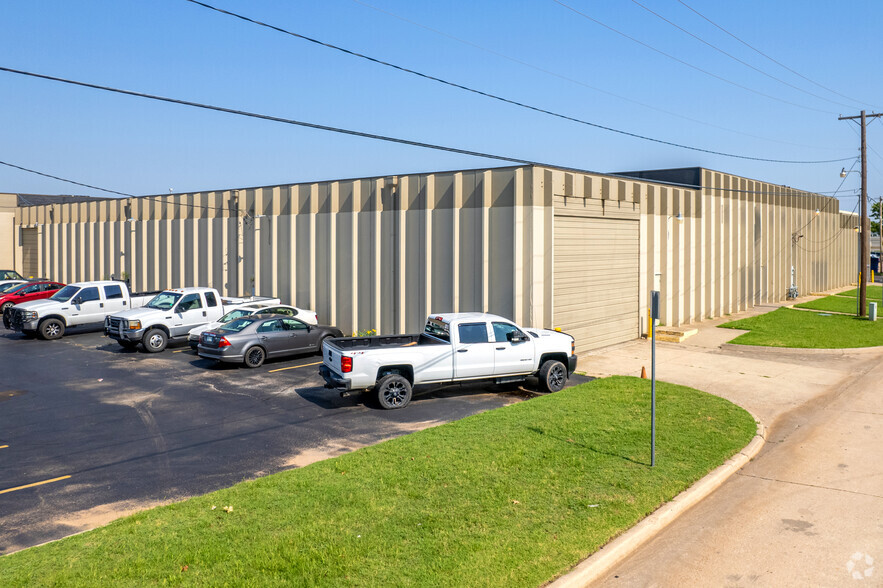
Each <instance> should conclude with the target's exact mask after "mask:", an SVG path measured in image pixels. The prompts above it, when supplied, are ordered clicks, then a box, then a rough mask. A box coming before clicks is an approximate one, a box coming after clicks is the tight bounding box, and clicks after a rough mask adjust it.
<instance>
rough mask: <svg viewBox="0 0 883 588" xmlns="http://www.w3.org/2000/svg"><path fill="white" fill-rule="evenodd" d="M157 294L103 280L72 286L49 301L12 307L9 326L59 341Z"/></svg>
mask: <svg viewBox="0 0 883 588" xmlns="http://www.w3.org/2000/svg"><path fill="white" fill-rule="evenodd" d="M153 294H154V292H143V293H135V294H133V293H132V292H130V291H129V286H128V285H126V283H125V282H116V281H110V280H103V281H97V282H77V283H75V284H68V285H67V286H65V287H64V288H62V289H61V290H59V291H58V292H56V293H55V294H53V295H52V296H51V297H49V298H47V299H45V300H34V301H32V302H24V303H22V304H17V305H15V306H13V307H12V309H11V311H10V313H9V325H10V327H11V328H12V329H13V330H15V331H21V332H22V333H24V334H25V335H28V336H33V335H39V336H40V337H42V338H43V339H58V338H59V337H62V336H63V335H64V332H65V330H66V329H67V328H69V327H76V326H81V325H92V324H95V325H100V324H101V323H102V322H103V321H104V319H105V317H106V316H108V315H110V314H113V313H115V312H120V311H122V310H124V309H127V308H137V307H139V306H141V305H143V304H144V303H146V302H147V301H148V300H150V298H151V297H152V296H153Z"/></svg>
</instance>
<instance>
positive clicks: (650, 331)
mask: <svg viewBox="0 0 883 588" xmlns="http://www.w3.org/2000/svg"><path fill="white" fill-rule="evenodd" d="M652 338H653V310H652V309H649V308H648V309H647V340H648V341H649V340H650V339H652Z"/></svg>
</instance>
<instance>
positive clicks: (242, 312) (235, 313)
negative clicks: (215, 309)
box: [218, 308, 252, 323]
mask: <svg viewBox="0 0 883 588" xmlns="http://www.w3.org/2000/svg"><path fill="white" fill-rule="evenodd" d="M251 313H252V311H251V310H246V309H242V308H240V309H237V310H231V311H230V312H228V313H227V314H225V315H224V316H222V317H221V318H219V319H218V322H219V323H229V322H230V321H232V320H236V319H238V318H242V317H244V316H248V315H250V314H251Z"/></svg>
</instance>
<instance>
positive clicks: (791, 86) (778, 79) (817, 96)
mask: <svg viewBox="0 0 883 588" xmlns="http://www.w3.org/2000/svg"><path fill="white" fill-rule="evenodd" d="M632 3H634V4H636V5H638V6H640V7H641V8H643V9H644V10H646V11H647V12H649V13H650V14H652V15H653V16H655V17H657V18H658V19H660V20H662V21H663V22H666V23H668V24H670V25H671V26H673V27H675V28H676V29H678V30H679V31H681V32H683V33H684V34H687V35H689V36H691V37H693V38H694V39H696V40H697V41H699V42H700V43H702V44H703V45H706V46H707V47H710V48H712V49H714V50H715V51H717V52H718V53H721V54H722V55H726V56H727V57H729V58H730V59H732V60H733V61H735V62H737V63H741V64H742V65H744V66H745V67H748V68H750V69H752V70H754V71H756V72H757V73H759V74H762V75H765V76H766V77H768V78H770V79H771V80H775V81H777V82H779V83H780V84H784V85H786V86H788V87H789V88H793V89H794V90H797V91H798V92H803V93H804V94H808V95H810V96H812V97H813V98H818V99H819V100H824V101H825V102H830V103H831V104H837V105H838V106H845V107H847V108H854V107H853V106H852V105H850V104H844V103H842V102H837V101H836V100H830V99H828V98H825V97H824V96H819V95H818V94H813V93H812V92H810V91H808V90H804V89H803V88H801V87H799V86H795V85H794V84H791V83H789V82H786V81H785V80H783V79H780V78H777V77H776V76H774V75H772V74H770V73H767V72H765V71H763V70H762V69H760V68H758V67H755V66H753V65H751V64H750V63H748V62H747V61H743V60H741V59H739V58H738V57H736V56H735V55H732V54H730V53H727V52H726V51H724V50H723V49H721V48H720V47H718V46H717V45H714V44H712V43H709V42H708V41H706V40H705V39H703V38H702V37H700V36H699V35H695V34H693V33H691V32H690V31H688V30H687V29H685V28H684V27H682V26H680V25H678V24H677V23H675V22H673V21H671V20H669V19H667V18H665V17H664V16H662V15H661V14H659V13H658V12H655V11H653V10H651V9H650V8H648V7H647V6H644V5H643V4H641V3H640V2H638V0H632Z"/></svg>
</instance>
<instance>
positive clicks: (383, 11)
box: [352, 0, 836, 151]
mask: <svg viewBox="0 0 883 588" xmlns="http://www.w3.org/2000/svg"><path fill="white" fill-rule="evenodd" d="M352 2H354V3H356V4H359V5H360V6H364V7H366V8H370V9H371V10H374V11H377V12H379V13H381V14H385V15H387V16H391V17H393V18H395V19H398V20H400V21H402V22H405V23H408V24H409V25H412V26H415V27H419V28H421V29H423V30H426V31H429V32H431V33H434V34H436V35H440V36H442V37H445V38H446V39H450V40H452V41H456V42H457V43H461V44H463V45H466V46H468V47H472V48H474V49H478V50H480V51H484V52H486V53H490V54H491V55H494V56H496V57H499V58H501V59H506V60H508V61H511V62H512V63H517V64H518V65H522V66H524V67H528V68H530V69H532V70H534V71H538V72H541V73H544V74H546V75H549V76H552V77H555V78H558V79H560V80H564V81H566V82H570V83H572V84H576V85H578V86H582V87H584V88H588V89H589V90H593V91H595V92H599V93H601V94H606V95H607V96H611V97H613V98H616V99H617V100H624V101H626V102H630V103H632V104H637V105H638V106H641V107H643V108H647V109H648V110H652V111H654V112H660V113H662V114H666V115H668V116H673V117H675V118H679V119H681V120H686V121H690V122H692V123H696V124H699V125H703V126H707V127H710V128H713V129H719V130H721V131H726V132H728V133H733V134H736V135H742V136H743V137H751V138H752V139H759V140H761V141H769V142H771V143H779V144H781V145H791V146H793V147H804V148H808V149H826V150H828V151H836V149H834V148H831V147H819V146H813V145H803V144H800V143H794V142H791V141H783V140H781V139H773V138H771V137H762V136H760V135H753V134H751V133H746V132H744V131H740V130H737V129H731V128H728V127H724V126H721V125H717V124H714V123H710V122H708V121H704V120H699V119H697V118H692V117H690V116H686V115H683V114H678V113H676V112H672V111H670V110H665V109H664V108H659V107H657V106H652V105H650V104H646V103H644V102H641V101H639V100H635V99H633V98H629V97H627V96H622V95H620V94H616V93H614V92H611V91H609V90H605V89H604V88H598V87H596V86H593V85H591V84H587V83H585V82H583V81H582V80H578V79H575V78H572V77H569V76H566V75H563V74H560V73H558V72H555V71H552V70H549V69H546V68H544V67H540V66H538V65H534V64H532V63H529V62H527V61H523V60H521V59H518V58H517V57H512V56H511V55H506V54H505V53H501V52H499V51H496V50H494V49H491V48H489V47H485V46H483V45H479V44H478V43H473V42H472V41H469V40H466V39H462V38H460V37H457V36H455V35H452V34H450V33H446V32H445V31H441V30H438V29H435V28H433V27H430V26H427V25H425V24H423V23H419V22H417V21H414V20H411V19H409V18H406V17H404V16H401V15H399V14H396V13H394V12H390V11H389V10H386V9H383V8H379V7H377V6H374V5H373V4H369V3H367V2H364V1H363V0H352Z"/></svg>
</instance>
